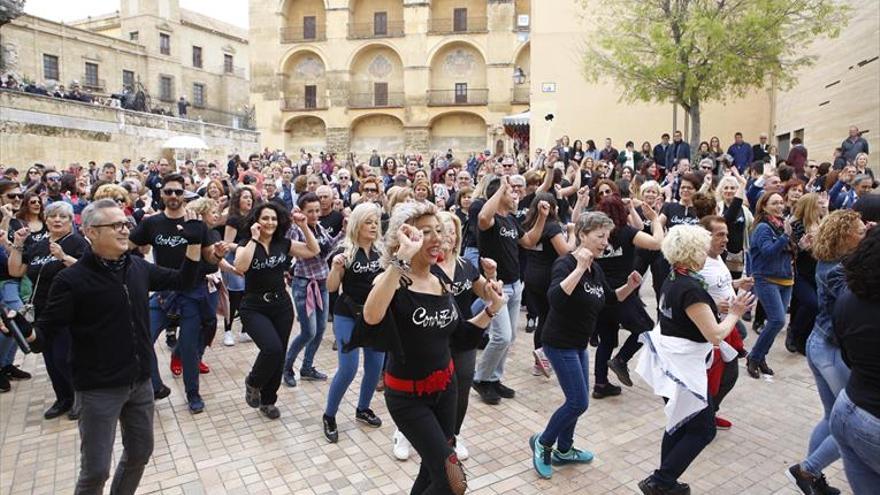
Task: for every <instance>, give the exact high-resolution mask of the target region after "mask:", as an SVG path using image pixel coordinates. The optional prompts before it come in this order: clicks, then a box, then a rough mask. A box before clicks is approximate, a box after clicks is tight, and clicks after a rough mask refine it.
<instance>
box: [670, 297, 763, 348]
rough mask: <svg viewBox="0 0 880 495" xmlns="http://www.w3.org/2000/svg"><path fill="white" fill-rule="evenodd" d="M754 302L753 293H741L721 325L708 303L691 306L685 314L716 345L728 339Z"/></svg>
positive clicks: (731, 305) (686, 309) (734, 300)
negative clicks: (728, 335)
mask: <svg viewBox="0 0 880 495" xmlns="http://www.w3.org/2000/svg"><path fill="white" fill-rule="evenodd" d="M754 302H755V296H754V295H753V294H752V293H751V292H740V293H739V294H737V296H736V297H735V298H734V299H733V301H732V302H731V303H730V309H729V312H728V313H727V316H725V317H724V319H723V320H721V323H718V321H717V320H716V319H715V315H714V314H713V313H712V308H710V307H709V305H708V304H706V303H696V304H691V305H690V306H688V307H687V308H685V310H684V312H685V313H686V314H687V315H688V318H690V319H691V321H692V322H694V325H696V326H697V328H698V329H699V330H700V333H701V334H703V337H705V338H706V340H707V341H709V343H711V344H713V345H715V344H718V343H720V342H721V341H722V340H724V338H725V337H727V334H729V333H730V332H731V330H733V329H734V327H735V326H736V322H738V321H739V319H740V318H742V315H743V314H745V312H746V311H748V310H749V309H750V308H751V307H752V306H753V305H754Z"/></svg>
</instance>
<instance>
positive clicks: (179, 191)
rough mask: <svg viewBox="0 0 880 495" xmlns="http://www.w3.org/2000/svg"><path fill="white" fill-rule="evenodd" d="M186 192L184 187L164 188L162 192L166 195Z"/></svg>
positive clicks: (180, 194)
mask: <svg viewBox="0 0 880 495" xmlns="http://www.w3.org/2000/svg"><path fill="white" fill-rule="evenodd" d="M184 192H185V191H184V190H183V189H162V194H164V195H166V196H172V195H174V196H183V193H184Z"/></svg>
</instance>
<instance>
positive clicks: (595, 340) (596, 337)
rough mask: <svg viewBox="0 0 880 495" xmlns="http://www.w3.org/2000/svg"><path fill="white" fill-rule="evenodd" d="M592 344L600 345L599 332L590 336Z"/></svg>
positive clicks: (593, 345) (594, 345)
mask: <svg viewBox="0 0 880 495" xmlns="http://www.w3.org/2000/svg"><path fill="white" fill-rule="evenodd" d="M590 346H592V347H599V334H598V333H594V334H593V335H591V336H590Z"/></svg>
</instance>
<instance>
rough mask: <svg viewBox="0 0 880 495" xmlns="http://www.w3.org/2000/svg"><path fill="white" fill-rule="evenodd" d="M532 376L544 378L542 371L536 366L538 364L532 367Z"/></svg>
mask: <svg viewBox="0 0 880 495" xmlns="http://www.w3.org/2000/svg"><path fill="white" fill-rule="evenodd" d="M532 376H545V375H544V369H543V368H542V367H541V366H538V363H535V364H533V365H532ZM548 378H549V377H548Z"/></svg>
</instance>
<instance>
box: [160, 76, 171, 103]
mask: <svg viewBox="0 0 880 495" xmlns="http://www.w3.org/2000/svg"><path fill="white" fill-rule="evenodd" d="M173 94H174V79H172V78H171V76H159V99H160V100H164V101H173V100H174V96H172V95H173Z"/></svg>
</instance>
